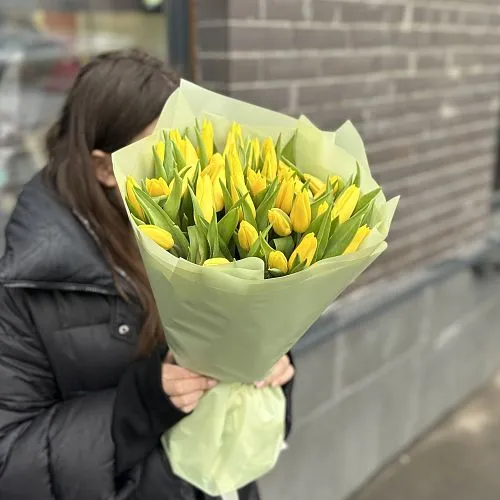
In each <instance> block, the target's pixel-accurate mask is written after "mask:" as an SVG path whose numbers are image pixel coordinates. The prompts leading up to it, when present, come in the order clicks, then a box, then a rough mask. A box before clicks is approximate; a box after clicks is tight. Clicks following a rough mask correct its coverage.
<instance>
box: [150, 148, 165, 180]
mask: <svg viewBox="0 0 500 500" xmlns="http://www.w3.org/2000/svg"><path fill="white" fill-rule="evenodd" d="M153 156H154V159H155V179H160V178H163V179H164V180H165V181H166V182H167V184H168V177H167V173H166V172H165V169H164V168H163V161H162V159H161V158H160V157H159V156H158V153H157V152H156V147H155V146H153Z"/></svg>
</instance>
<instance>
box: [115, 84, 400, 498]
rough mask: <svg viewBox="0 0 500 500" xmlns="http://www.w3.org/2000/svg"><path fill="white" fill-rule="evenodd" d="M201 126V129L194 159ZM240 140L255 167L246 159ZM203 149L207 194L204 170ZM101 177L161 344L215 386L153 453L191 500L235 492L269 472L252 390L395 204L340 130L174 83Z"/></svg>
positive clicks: (273, 416)
mask: <svg viewBox="0 0 500 500" xmlns="http://www.w3.org/2000/svg"><path fill="white" fill-rule="evenodd" d="M203 122H206V123H210V124H211V127H213V132H212V133H213V139H211V141H212V142H213V144H214V149H213V151H212V146H211V145H210V144H209V146H210V148H209V149H210V151H209V152H208V154H207V149H208V148H206V147H205V145H204V144H203V138H202V137H201V135H203V131H200V126H199V124H200V123H203ZM234 122H237V123H238V124H239V126H241V131H239V132H238V134H239V136H240V137H241V138H240V139H239V143H238V144H239V146H238V147H237V148H236V149H234V150H235V151H237V153H236V154H232V153H231V152H230V149H231V148H229V150H228V144H229V139H228V137H230V136H231V134H232V130H233V131H234ZM238 128H239V127H238ZM251 141H256V142H255V144H256V145H258V144H259V143H262V151H264V152H265V154H264V153H262V154H261V153H260V152H259V153H258V154H253V155H252V154H251V153H250V152H251V151H252V146H251ZM262 141H263V142H262ZM161 143H163V144H161ZM174 143H175V144H174ZM159 144H160V146H159ZM192 144H197V145H198V148H197V150H195V148H194V147H193V145H192ZM245 144H246V147H245ZM269 145H270V146H269ZM230 146H231V145H230ZM231 147H232V146H231ZM153 151H154V154H153ZM158 151H159V153H158ZM227 151H229V152H227ZM216 152H219V153H217V154H219V155H220V156H221V157H222V158H223V159H224V160H225V165H224V167H225V169H224V172H225V175H224V180H223V181H221V179H219V178H217V176H209V175H208V173H207V172H208V171H209V170H210V169H211V168H212V167H211V166H210V160H209V156H210V155H214V156H215V154H216ZM160 153H161V154H160ZM231 155H232V156H231ZM188 157H191V158H194V163H193V164H191V165H190V161H191V160H189V158H188ZM250 157H251V158H252V160H251V161H250V160H249V158H250ZM196 161H197V164H196ZM236 163H238V164H240V165H239V166H235V164H236ZM282 163H283V165H282ZM113 165H114V170H115V175H116V178H117V181H118V185H119V187H120V190H121V192H122V195H123V198H124V200H125V201H126V202H127V205H128V207H129V210H130V218H131V222H132V224H133V227H134V231H135V233H136V236H137V241H138V244H139V247H140V250H141V254H142V257H143V260H144V264H145V266H146V270H147V272H148V276H149V279H150V283H151V286H152V289H153V293H154V296H155V299H156V302H157V306H158V310H159V313H160V317H161V321H162V325H163V327H164V330H165V335H166V338H167V342H168V345H169V347H170V349H171V351H172V352H173V354H174V356H175V359H176V361H177V362H178V363H179V364H180V365H181V366H183V367H185V368H188V369H190V370H193V371H195V372H198V373H201V374H204V375H207V376H210V377H213V378H215V379H217V380H219V381H220V382H221V383H220V384H219V385H218V386H217V387H216V388H215V389H213V390H211V391H210V392H209V393H207V394H206V395H205V396H204V398H203V399H202V401H201V402H200V404H199V406H198V407H197V408H196V410H195V411H194V413H193V414H192V415H190V416H188V417H187V418H186V419H185V420H183V421H182V422H181V423H179V424H178V425H176V426H175V427H174V428H173V429H172V430H171V431H170V432H169V433H167V435H165V436H164V438H163V445H164V448H165V451H166V453H167V455H168V458H169V460H170V462H171V465H172V468H173V470H174V471H175V473H176V474H178V475H179V476H180V477H182V478H183V479H185V480H186V481H188V482H189V483H191V484H193V485H195V486H197V487H198V488H200V489H202V490H203V491H205V492H206V493H208V494H210V495H212V496H217V495H221V494H224V493H228V492H231V491H234V490H237V489H238V488H240V487H242V486H244V485H246V484H247V483H249V482H251V481H253V480H255V479H257V478H258V477H260V476H262V475H263V474H265V473H267V472H269V471H270V470H271V469H272V467H273V466H274V464H275V463H276V460H277V458H278V455H279V452H280V449H281V446H282V444H283V436H284V413H285V400H284V396H283V393H282V391H281V389H280V388H267V389H257V388H255V386H254V385H253V384H254V382H255V381H258V380H263V379H264V378H265V377H266V376H267V375H268V373H269V371H270V370H271V368H272V367H273V366H274V364H275V363H276V362H277V361H278V360H279V359H280V358H281V357H282V356H283V355H284V354H285V353H287V352H289V350H290V349H291V348H292V347H293V346H294V345H295V344H296V343H297V341H298V340H299V339H300V338H301V337H302V336H303V335H304V333H305V332H306V331H307V330H308V328H309V327H310V326H311V325H312V324H313V323H314V322H315V321H316V320H317V319H318V318H319V316H320V315H321V314H322V312H323V311H324V310H325V309H326V308H327V307H328V306H329V305H330V304H331V303H332V302H333V301H334V300H335V299H336V298H337V297H338V295H339V294H340V293H341V292H342V291H343V290H344V289H345V288H346V287H347V286H348V285H349V284H350V283H352V282H353V281H354V280H355V279H356V278H357V277H358V276H359V275H360V274H361V273H362V272H363V271H364V270H365V269H366V268H367V267H368V266H369V265H370V264H371V263H372V262H373V261H374V260H375V259H376V258H377V257H378V256H379V255H380V254H381V253H382V252H383V251H384V250H385V249H386V247H387V244H386V242H385V239H386V237H387V235H388V232H389V227H390V224H391V221H392V218H393V215H394V211H395V209H396V206H397V203H398V200H397V199H393V200H391V201H387V200H386V199H385V197H384V195H383V193H382V192H381V190H380V189H379V186H378V184H377V183H376V182H375V181H374V179H373V177H372V175H371V173H370V170H369V167H368V162H367V158H366V154H365V150H364V146H363V142H362V140H361V138H360V137H359V135H358V133H357V132H356V130H355V128H354V127H353V125H352V124H351V123H349V122H347V123H346V124H344V125H343V126H342V127H341V128H340V129H338V130H337V131H336V132H323V131H321V130H319V129H317V128H316V127H315V126H314V125H313V124H312V123H311V122H309V120H307V118H305V117H301V118H299V119H294V118H290V117H287V116H285V115H282V114H280V113H275V112H272V111H269V110H266V109H262V108H259V107H256V106H252V105H250V104H246V103H243V102H240V101H236V100H234V99H231V98H227V97H224V96H221V95H218V94H215V93H213V92H210V91H207V90H204V89H202V88H200V87H197V86H195V85H193V84H191V83H188V82H185V81H183V82H182V83H181V86H180V88H179V89H178V90H177V91H176V92H175V93H174V94H173V95H172V96H171V98H170V99H169V100H168V101H167V103H166V105H165V108H164V111H163V113H162V115H161V117H160V120H159V122H158V126H157V129H156V131H155V133H154V134H153V135H152V136H150V137H147V138H145V139H143V140H142V141H140V142H137V143H135V144H132V145H131V146H128V147H127V148H124V149H123V150H121V151H118V152H117V153H115V154H114V155H113ZM194 165H196V166H194ZM190 167H193V168H192V169H191V168H190ZM280 169H281V172H285V174H286V173H287V172H288V173H290V172H291V174H290V177H289V180H290V179H292V180H290V182H293V186H294V187H293V186H292V190H291V191H290V192H289V194H286V193H285V191H283V192H281V191H279V190H280V189H281V187H282V186H284V184H285V182H284V181H283V179H281V180H278V177H279V175H280V174H279V172H280ZM254 174H255V176H254ZM286 175H288V174H286ZM182 176H184V177H182ZM208 177H210V178H211V179H210V180H209V179H208ZM213 177H215V179H213ZM332 177H334V178H335V179H337V180H336V181H335V183H334V184H333V183H332V184H331V183H330V181H329V179H331V178H332ZM155 178H157V180H156V181H154V182H153V181H151V179H155ZM127 179H128V181H127ZM238 179H241V181H238V182H239V184H238V185H236V186H233V184H231V182H236V180H238ZM320 180H324V181H325V182H324V183H323V182H322V181H320ZM211 181H213V184H212V183H211ZM287 182H288V181H287ZM141 184H142V187H141ZM259 184H261V186H260V187H259ZM181 185H182V186H183V189H181ZM162 186H163V187H162ZM256 186H257V187H256ZM297 186H298V187H297ZM219 187H220V188H221V189H222V191H223V195H225V196H224V197H223V200H222V203H221V200H220V199H219V200H217V197H216V196H215V194H216V190H217V189H218V188H219ZM259 189H260V190H261V191H259V192H258V190H259ZM273 189H274V190H275V191H274V192H273ZM162 190H163V191H162ZM278 191H279V192H278ZM181 193H182V195H181ZM207 193H208V194H207ZM259 193H261V194H259ZM269 193H271V194H269ZM176 196H177V199H176ZM179 196H180V198H179ZM287 196H289V197H290V199H289V201H290V203H285V199H286V197H287ZM180 200H182V201H180ZM207 200H209V201H208V204H207ZM265 204H268V205H269V206H268V207H267V206H266V208H265V211H264V210H263V208H262V207H263V206H264V205H265ZM212 205H213V206H212ZM207 206H208V210H207ZM173 207H174V209H173ZM252 207H253V209H252ZM235 213H236V214H239V215H236V217H235V219H234V221H233V222H234V226H231V224H229V227H230V230H229V231H228V230H227V228H228V220H229V219H231V218H232V216H233V215H235ZM224 219H225V220H224ZM268 224H269V226H267V225H268ZM266 226H267V227H266ZM289 226H290V227H289ZM238 228H239V229H238ZM312 228H314V231H313V229H312ZM280 233H281V234H288V235H287V236H284V237H281V236H280ZM271 235H272V236H271ZM167 249H168V251H167ZM220 262H225V265H220V266H213V265H208V264H213V263H220ZM269 278H272V279H269Z"/></svg>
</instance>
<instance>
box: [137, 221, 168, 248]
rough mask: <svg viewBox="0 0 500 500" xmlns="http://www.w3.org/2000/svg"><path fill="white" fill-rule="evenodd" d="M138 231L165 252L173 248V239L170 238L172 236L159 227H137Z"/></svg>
mask: <svg viewBox="0 0 500 500" xmlns="http://www.w3.org/2000/svg"><path fill="white" fill-rule="evenodd" d="M139 231H142V232H143V233H144V234H145V235H146V236H148V237H149V238H151V239H152V240H153V241H154V242H155V243H157V244H158V245H160V246H161V247H162V248H164V249H165V250H170V249H171V248H172V247H173V246H174V238H172V235H171V234H170V233H169V232H168V231H166V230H165V229H162V228H161V227H158V226H153V225H143V226H139Z"/></svg>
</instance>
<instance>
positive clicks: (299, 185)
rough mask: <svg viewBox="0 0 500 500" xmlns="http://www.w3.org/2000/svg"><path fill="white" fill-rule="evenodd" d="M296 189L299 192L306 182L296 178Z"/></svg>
mask: <svg viewBox="0 0 500 500" xmlns="http://www.w3.org/2000/svg"><path fill="white" fill-rule="evenodd" d="M294 189H295V194H299V193H300V192H301V191H302V190H303V189H304V183H303V182H302V181H301V180H300V179H298V178H295V180H294Z"/></svg>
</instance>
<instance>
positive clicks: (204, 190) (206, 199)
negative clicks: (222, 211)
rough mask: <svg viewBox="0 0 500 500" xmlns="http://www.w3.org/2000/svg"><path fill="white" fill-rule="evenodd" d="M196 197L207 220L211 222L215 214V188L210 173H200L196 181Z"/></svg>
mask: <svg viewBox="0 0 500 500" xmlns="http://www.w3.org/2000/svg"><path fill="white" fill-rule="evenodd" d="M196 199H197V200H198V202H199V203H200V207H201V212H202V214H203V217H204V218H205V220H207V221H208V222H210V221H211V220H212V217H213V216H214V190H213V187H212V181H211V180H210V176H208V175H203V174H202V175H200V176H199V177H198V182H197V183H196Z"/></svg>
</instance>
